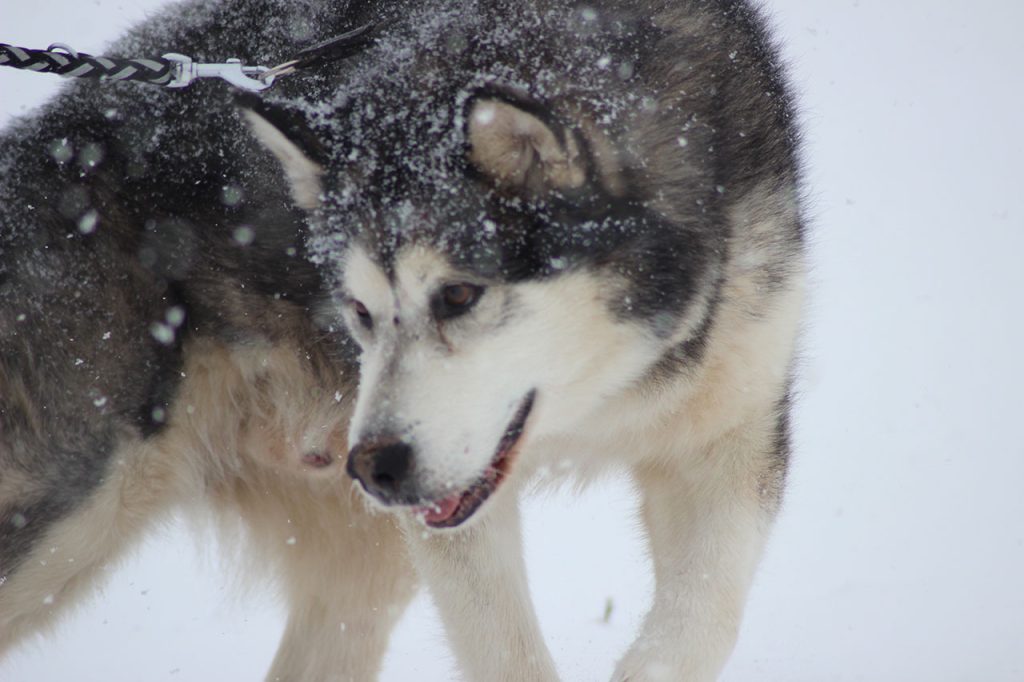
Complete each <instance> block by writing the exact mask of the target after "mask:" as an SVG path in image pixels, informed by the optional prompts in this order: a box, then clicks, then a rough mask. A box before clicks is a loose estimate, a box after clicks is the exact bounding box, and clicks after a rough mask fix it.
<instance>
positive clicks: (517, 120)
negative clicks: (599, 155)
mask: <svg viewBox="0 0 1024 682" xmlns="http://www.w3.org/2000/svg"><path fill="white" fill-rule="evenodd" d="M466 125H467V127H466V135H467V137H468V140H469V161H470V163H471V164H472V165H473V166H474V167H475V168H476V169H477V170H478V171H480V172H481V173H483V174H484V175H486V176H487V177H489V178H491V179H492V180H493V181H494V182H495V183H496V184H497V185H498V186H499V187H504V188H509V189H512V190H523V191H526V192H527V193H529V194H537V195H540V194H545V193H546V192H549V191H552V190H554V191H558V190H569V189H575V188H578V187H581V186H582V185H583V184H584V182H586V180H587V169H586V160H585V158H584V155H583V150H582V148H581V145H580V143H579V141H578V140H577V139H576V136H575V135H574V134H573V132H572V131H571V130H569V129H568V128H564V127H562V126H559V125H557V124H550V125H549V124H548V123H547V122H545V121H544V120H543V119H542V118H541V113H540V112H537V113H531V112H530V111H527V110H526V109H525V108H521V107H519V106H516V105H514V104H511V103H509V102H507V101H505V100H502V99H498V98H490V97H478V98H477V99H475V100H474V101H473V102H472V103H471V104H470V106H469V112H468V117H467V124H466Z"/></svg>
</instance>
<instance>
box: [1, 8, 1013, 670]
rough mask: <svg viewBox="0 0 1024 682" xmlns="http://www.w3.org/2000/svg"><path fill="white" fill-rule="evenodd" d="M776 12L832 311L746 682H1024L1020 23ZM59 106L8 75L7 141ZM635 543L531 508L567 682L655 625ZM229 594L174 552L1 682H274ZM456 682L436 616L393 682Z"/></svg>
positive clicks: (33, 646)
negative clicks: (49, 105)
mask: <svg viewBox="0 0 1024 682" xmlns="http://www.w3.org/2000/svg"><path fill="white" fill-rule="evenodd" d="M157 4H159V3H158V2H157V1H156V0H133V1H132V2H131V3H129V2H127V1H125V0H122V1H120V2H119V1H117V0H93V1H92V2H81V1H80V0H47V1H46V2H44V3H38V4H35V3H30V4H26V3H15V2H14V0H0V41H2V42H9V43H14V44H17V45H24V46H29V47H45V46H46V45H48V44H49V43H51V42H54V41H64V42H68V43H71V44H72V45H74V46H75V47H77V48H78V49H80V50H83V51H86V52H92V53H94V54H102V48H103V46H104V44H105V43H106V42H107V41H108V40H110V39H111V38H113V37H114V36H116V35H117V34H119V33H121V32H122V31H123V30H124V29H126V28H127V27H128V26H130V25H131V24H132V23H134V22H135V21H137V20H139V19H141V18H143V17H144V16H145V14H146V12H147V11H149V10H151V9H152V7H154V6H156V5H157ZM768 5H769V7H770V9H771V10H772V12H773V15H774V19H775V23H776V25H777V27H778V30H779V35H780V36H781V37H782V39H783V40H784V42H785V54H786V57H787V59H788V60H789V62H790V63H791V64H792V73H793V78H794V81H795V84H796V87H797V90H798V92H799V94H800V97H801V104H802V109H803V115H804V121H805V124H806V133H807V134H806V139H807V149H806V159H807V163H808V170H809V176H808V179H809V184H810V188H811V189H812V192H813V197H814V202H813V207H812V209H813V219H814V224H813V235H814V236H813V239H814V244H813V248H812V261H813V285H812V287H811V292H812V304H811V310H810V314H809V316H808V332H807V334H806V335H805V338H804V349H805V357H806V362H805V366H804V376H803V380H802V385H801V393H802V395H801V398H800V401H799V403H798V406H797V416H796V443H795V445H796V458H795V462H794V468H793V472H792V477H791V486H790V490H789V495H788V499H787V504H786V508H785V511H784V513H783V515H782V518H781V520H780V522H779V524H778V527H777V529H776V531H775V533H774V535H773V538H772V542H771V545H770V548H769V551H768V554H767V556H766V558H765V561H764V563H763V565H762V568H761V571H760V573H759V576H758V579H757V582H756V584H755V587H754V591H753V595H752V597H751V601H750V606H749V609H748V611H747V619H746V623H745V627H744V629H743V633H742V636H741V640H740V643H739V646H738V647H737V649H736V652H735V654H734V656H733V659H732V661H731V663H730V665H729V667H728V669H727V672H726V674H725V680H727V681H730V682H744V681H753V680H758V681H762V680H767V681H775V680H777V681H780V682H781V681H786V682H794V681H795V682H801V681H807V682H812V681H813V682H822V681H824V682H847V681H853V680H865V681H870V682H897V681H899V682H908V681H910V682H916V681H928V682H979V681H984V682H1004V681H1005V682H1011V681H1020V680H1024V432H1022V429H1021V423H1022V421H1024V398H1022V391H1024V361H1022V360H1021V358H1020V357H1019V353H1021V352H1024V321H1022V313H1024V301H1022V298H1024V186H1022V185H1024V170H1022V168H1024V166H1022V163H1021V162H1022V159H1024V132H1022V121H1024V95H1022V94H1021V84H1022V83H1024V80H1022V75H1021V72H1022V70H1024V57H1022V55H1021V52H1020V44H1021V38H1020V27H1021V26H1022V25H1024V5H1022V4H1020V3H1018V2H1013V1H1010V0H1002V1H1000V0H971V1H968V0H946V1H944V2H934V1H933V0H932V1H930V0H898V1H897V2H893V1H892V0H842V1H838V0H834V1H832V2H806V0H769V1H768ZM230 56H231V55H225V57H230ZM57 85H58V79H57V78H56V77H53V76H49V75H36V74H22V73H18V72H14V71H12V70H10V69H0V124H2V123H3V122H6V121H7V120H8V119H9V118H10V116H12V115H16V114H19V113H24V112H26V111H28V110H30V109H31V108H32V107H33V106H35V105H36V104H37V103H39V102H40V101H41V100H42V99H44V98H46V97H48V96H50V95H52V94H53V92H54V91H55V90H56V88H57ZM634 528H635V521H634V505H633V503H632V501H631V499H630V495H629V490H628V487H627V486H626V485H625V484H624V483H623V482H622V481H618V480H611V481H609V482H607V483H606V484H602V485H600V486H596V487H594V488H591V489H590V490H588V491H587V492H586V493H585V494H583V495H581V496H576V495H573V494H571V493H569V492H564V493H558V494H554V495H551V496H546V497H544V498H538V499H534V500H532V501H531V502H530V503H529V505H528V507H527V520H526V535H527V554H528V564H529V569H530V580H531V585H532V589H533V593H534V598H535V600H536V603H537V607H538V610H539V613H540V618H541V621H542V624H543V627H544V631H545V634H546V636H547V638H548V642H549V645H550V647H551V650H552V653H553V654H554V657H555V659H556V661H557V662H558V665H559V668H560V670H561V673H562V675H563V677H564V679H565V680H566V682H591V681H599V680H603V679H605V678H607V676H609V675H610V674H611V670H612V667H613V662H614V661H615V659H616V658H617V657H618V656H619V655H620V654H621V653H622V652H623V651H624V649H625V647H626V646H627V644H628V642H629V641H630V640H631V638H632V636H633V633H634V630H635V628H636V626H637V624H638V622H639V619H640V618H641V616H642V614H643V612H644V611H645V609H646V606H647V603H648V601H649V599H650V587H651V581H650V578H649V576H648V566H647V563H646V560H645V559H644V558H643V545H642V543H640V542H639V541H638V540H637V539H636V537H635V534H634V532H633V531H634ZM232 571H237V568H229V570H225V569H224V567H223V562H222V560H221V559H220V558H219V557H218V555H217V553H216V551H215V548H213V547H209V546H206V547H204V546H197V543H196V542H195V541H194V540H193V539H192V538H191V537H190V536H189V535H187V534H186V532H185V531H184V529H183V528H182V527H181V526H177V525H174V526H171V527H170V528H169V529H168V530H167V531H166V532H165V533H164V534H162V535H160V536H158V537H153V538H151V540H150V541H149V542H148V543H147V544H146V545H145V546H144V547H143V548H141V550H140V551H139V552H138V553H137V554H136V555H135V556H134V557H133V558H132V559H131V560H130V561H128V562H127V563H126V564H124V565H123V566H122V567H120V568H119V569H118V570H117V571H116V572H113V574H112V576H111V579H110V581H109V584H108V585H107V587H106V588H105V590H104V591H103V592H101V593H100V594H98V595H97V596H96V597H95V598H94V599H92V600H91V601H89V602H88V603H86V604H85V605H83V607H82V608H81V609H80V610H79V611H78V612H77V613H76V614H75V616H74V617H72V618H70V619H68V620H66V621H65V622H64V623H63V624H62V625H61V627H60V628H59V630H58V631H57V633H56V636H54V637H51V638H48V639H45V640H38V641H33V642H30V643H28V644H27V645H26V646H23V647H22V648H21V649H20V650H18V651H17V652H16V653H15V654H13V655H12V656H11V657H10V658H8V659H7V660H6V661H4V662H2V663H0V680H4V681H6V682H47V681H53V682H57V681H60V682H64V681H65V680H68V679H72V678H73V679H75V680H76V681H77V682H91V681H92V680H97V681H98V680H103V681H105V682H129V681H132V682H135V681H145V682H149V681H151V680H164V679H167V680H174V681H178V682H186V681H188V682H206V681H209V680H231V681H233V680H242V681H248V680H257V679H261V677H262V674H263V672H264V671H265V670H266V667H267V666H268V664H269V662H270V660H271V658H272V656H273V653H274V650H275V647H276V643H277V639H278V637H279V636H280V633H281V631H282V629H283V619H282V611H281V609H280V607H279V606H278V605H277V604H276V602H275V601H274V597H273V594H272V593H271V592H270V591H269V590H260V589H251V590H248V591H243V590H240V589H238V588H237V586H236V581H235V579H234V575H233V573H232ZM609 600H610V603H611V605H612V610H611V616H610V619H609V620H608V622H603V616H604V613H605V609H606V604H607V603H609ZM455 677H456V675H455V673H454V669H453V667H452V659H451V655H450V653H449V652H448V649H447V647H446V645H445V643H444V639H443V634H442V632H441V627H440V623H439V621H438V618H437V616H436V613H435V612H434V611H433V609H432V606H431V605H430V603H429V600H428V599H427V598H426V597H422V596H421V597H420V598H419V599H417V601H416V602H414V604H413V606H412V608H411V609H410V610H409V612H408V614H407V615H406V617H405V618H404V620H403V621H402V623H401V625H400V627H399V630H398V632H397V633H396V635H395V637H394V639H393V643H392V646H391V650H390V653H389V655H388V658H387V661H386V664H385V671H384V674H383V679H384V680H386V681H387V682H405V681H407V680H410V679H417V680H421V681H423V682H435V681H436V682H442V681H445V680H451V679H454V678H455Z"/></svg>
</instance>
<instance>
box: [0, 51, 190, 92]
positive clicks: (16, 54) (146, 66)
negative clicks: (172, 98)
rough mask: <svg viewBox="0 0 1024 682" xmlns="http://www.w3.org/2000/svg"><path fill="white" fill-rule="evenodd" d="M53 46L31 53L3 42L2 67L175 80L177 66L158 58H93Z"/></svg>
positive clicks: (110, 77) (112, 77) (161, 82)
mask: <svg viewBox="0 0 1024 682" xmlns="http://www.w3.org/2000/svg"><path fill="white" fill-rule="evenodd" d="M55 47H57V46H55V45H51V46H50V47H49V48H47V49H45V50H29V49H26V48H23V47H17V46H15V45H6V44H4V43H0V66H11V67H14V68H15V69H25V70H27V71H36V72H38V73H55V74H57V75H59V76H69V77H72V78H106V79H107V80H113V81H143V82H146V83H152V84H153V85H167V84H169V83H170V82H171V80H173V79H174V74H175V70H176V69H177V68H178V66H177V63H176V62H173V61H171V60H169V59H164V58H163V57H160V58H158V59H117V58H114V57H94V56H93V55H91V54H86V53H84V52H75V51H74V50H69V49H68V48H61V49H63V50H65V52H57V51H56V50H55V49H54V48H55Z"/></svg>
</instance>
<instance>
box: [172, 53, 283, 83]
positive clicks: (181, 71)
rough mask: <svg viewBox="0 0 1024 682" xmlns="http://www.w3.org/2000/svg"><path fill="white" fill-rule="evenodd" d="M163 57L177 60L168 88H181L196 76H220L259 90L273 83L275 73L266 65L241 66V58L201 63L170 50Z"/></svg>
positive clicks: (228, 80) (173, 60)
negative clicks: (220, 62)
mask: <svg viewBox="0 0 1024 682" xmlns="http://www.w3.org/2000/svg"><path fill="white" fill-rule="evenodd" d="M163 58H164V59H166V60H168V61H172V62H177V68H176V69H175V72H174V78H173V79H172V80H171V82H170V83H168V84H167V87H169V88H183V87H185V86H187V85H189V84H190V83H191V82H192V81H194V80H195V79H197V78H220V79H221V80H225V81H227V82H228V83H231V84H232V85H234V86H235V87H236V88H242V89H243V90H251V91H253V92H259V91H260V90H266V89H267V88H269V87H270V86H271V85H273V84H274V77H275V76H276V75H277V74H269V73H267V72H268V71H270V69H269V68H267V67H266V66H242V60H241V59H229V60H227V61H226V62H224V63H223V64H202V63H196V62H194V61H192V58H191V57H186V56H185V55H183V54H177V53H175V52H170V53H168V54H165V55H163Z"/></svg>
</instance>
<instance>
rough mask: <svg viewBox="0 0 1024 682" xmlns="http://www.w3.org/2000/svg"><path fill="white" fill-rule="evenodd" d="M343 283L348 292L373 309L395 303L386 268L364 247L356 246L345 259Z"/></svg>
mask: <svg viewBox="0 0 1024 682" xmlns="http://www.w3.org/2000/svg"><path fill="white" fill-rule="evenodd" d="M344 267H345V274H344V275H343V279H342V281H343V283H344V288H345V291H346V293H348V294H349V295H351V296H352V297H353V298H356V299H358V300H359V301H360V302H362V303H363V305H365V306H367V307H368V308H371V309H373V310H377V311H381V310H387V309H390V307H391V306H392V305H393V304H394V296H393V294H392V292H391V282H390V281H389V280H388V276H387V274H386V273H385V272H384V269H383V268H382V267H381V266H380V265H379V264H378V263H376V262H374V260H373V259H372V258H370V256H369V254H367V253H366V251H365V250H364V249H363V248H362V247H354V248H353V249H352V250H351V251H350V252H349V255H348V258H346V259H345V265H344Z"/></svg>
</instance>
